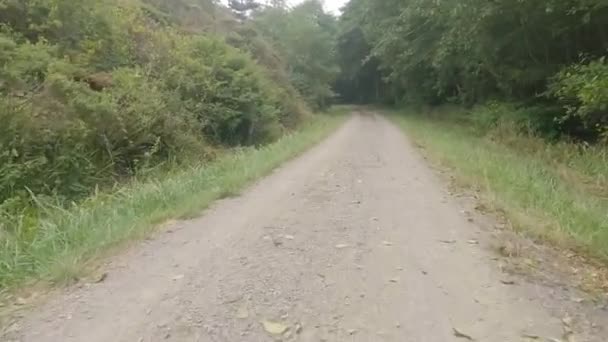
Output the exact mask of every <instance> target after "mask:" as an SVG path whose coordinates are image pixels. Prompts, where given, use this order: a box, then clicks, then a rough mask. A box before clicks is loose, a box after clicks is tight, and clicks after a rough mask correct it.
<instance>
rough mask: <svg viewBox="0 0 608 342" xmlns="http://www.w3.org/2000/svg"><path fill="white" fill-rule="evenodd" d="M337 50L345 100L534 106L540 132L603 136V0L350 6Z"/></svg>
mask: <svg viewBox="0 0 608 342" xmlns="http://www.w3.org/2000/svg"><path fill="white" fill-rule="evenodd" d="M338 42H339V45H338V46H339V52H340V64H341V65H342V70H343V71H344V74H343V75H342V76H341V80H342V81H341V82H339V83H338V89H339V91H340V93H342V94H343V95H344V96H345V97H346V98H347V100H349V101H356V100H357V101H361V100H363V101H369V100H386V101H391V102H401V101H408V102H418V103H427V104H441V103H446V102H452V103H454V102H455V103H460V104H464V105H467V106H471V105H474V104H479V103H484V102H486V101H488V100H495V101H496V100H497V101H503V102H513V103H517V104H518V106H533V107H535V108H537V109H538V108H541V109H540V110H538V111H534V110H532V111H529V112H530V113H531V115H530V117H529V119H530V120H531V121H533V122H535V124H536V125H537V126H539V127H540V126H542V129H543V130H547V131H549V130H550V131H553V130H556V129H557V130H559V131H561V132H563V133H571V134H575V135H578V136H579V137H584V138H587V139H596V138H600V137H601V135H602V134H605V132H606V130H607V129H608V108H607V106H608V101H607V98H608V95H607V90H606V89H608V88H607V87H606V82H608V65H607V64H606V62H605V61H604V56H605V55H606V54H607V53H608V50H607V49H608V3H606V2H605V1H602V0H550V1H521V0H497V1H481V0H464V1H452V0H439V1H427V0H385V1H374V0H352V1H350V3H349V4H348V5H347V6H346V8H345V10H344V14H343V16H342V19H341V21H340V34H339V39H338ZM378 79H381V80H383V81H384V82H383V83H382V84H381V85H378V83H377V82H374V80H378ZM370 94H379V95H374V96H370ZM381 94H384V95H381ZM548 116H550V117H551V119H550V120H547V117H548Z"/></svg>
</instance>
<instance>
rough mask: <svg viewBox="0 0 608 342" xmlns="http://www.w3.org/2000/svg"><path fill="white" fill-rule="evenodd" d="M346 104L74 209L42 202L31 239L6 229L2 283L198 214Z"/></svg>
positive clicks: (312, 136)
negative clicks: (263, 141) (254, 143)
mask: <svg viewBox="0 0 608 342" xmlns="http://www.w3.org/2000/svg"><path fill="white" fill-rule="evenodd" d="M347 111H348V109H347V108H342V107H340V108H336V109H334V110H332V111H331V112H330V113H328V115H317V116H315V117H314V118H313V119H311V121H310V122H309V123H307V124H305V125H303V127H301V129H300V130H298V131H297V132H295V133H293V134H288V135H286V136H284V137H283V138H281V139H280V140H279V141H277V142H275V143H272V144H269V145H266V146H264V147H260V148H257V149H254V148H247V149H242V150H238V151H235V152H234V153H229V154H227V155H225V156H223V157H220V158H218V159H217V160H216V161H214V162H211V163H208V164H206V165H204V166H200V167H192V168H190V169H187V170H179V171H174V172H171V173H169V174H165V175H162V176H159V177H156V178H155V179H148V180H146V181H133V182H131V183H130V184H128V185H126V186H124V187H122V188H121V189H120V190H118V191H116V192H113V193H107V194H99V195H96V196H94V197H91V198H89V199H88V200H86V201H84V202H83V203H81V204H78V205H77V206H75V207H74V208H72V209H70V210H64V209H60V208H48V207H45V208H43V209H42V210H45V211H47V212H46V214H45V217H44V219H42V220H40V224H39V227H38V230H37V231H35V232H32V234H33V235H34V236H33V237H32V238H31V240H28V241H19V239H16V238H14V237H12V236H11V235H8V234H4V236H2V235H0V243H1V245H0V289H4V290H5V291H8V292H10V291H12V290H13V289H16V288H17V287H21V286H24V285H28V284H31V283H33V282H38V283H40V282H43V283H52V284H56V283H66V282H67V283H69V282H72V281H74V280H77V279H79V278H80V277H82V276H83V274H84V273H86V266H87V264H89V263H90V262H91V261H92V260H94V259H95V257H97V256H100V255H103V254H104V251H107V250H108V249H111V248H113V247H117V246H120V245H121V244H123V243H125V242H127V241H130V240H135V239H140V238H142V237H144V236H145V235H146V234H147V233H150V232H152V231H154V230H155V229H157V227H158V226H159V224H161V223H163V222H166V221H167V220H170V219H175V218H183V217H189V216H193V215H196V214H198V213H200V212H201V211H202V210H203V209H205V208H206V207H208V206H209V204H210V203H211V202H213V201H214V200H216V199H219V198H222V197H226V196H230V195H234V194H237V193H238V192H239V191H240V190H241V189H243V187H245V186H246V185H248V184H250V183H251V182H252V181H254V180H256V179H258V178H260V177H263V176H265V175H267V174H268V173H269V172H270V171H272V170H273V169H275V168H276V167H278V166H279V165H281V164H282V163H284V162H285V161H287V160H289V159H291V158H293V157H294V156H296V155H298V154H300V153H302V152H303V151H305V150H307V149H308V148H310V147H311V146H312V145H314V144H315V143H317V142H319V141H320V140H322V139H323V138H325V137H327V136H328V135H329V134H330V133H331V132H332V131H333V130H335V129H336V128H337V127H338V126H339V125H340V124H341V123H342V122H343V121H344V120H345V118H346V115H345V113H346V112H347ZM22 235H24V234H22ZM25 235H27V234H25Z"/></svg>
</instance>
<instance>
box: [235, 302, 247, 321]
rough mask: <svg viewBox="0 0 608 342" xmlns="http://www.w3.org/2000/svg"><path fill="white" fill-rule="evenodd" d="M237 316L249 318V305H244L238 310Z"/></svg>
mask: <svg viewBox="0 0 608 342" xmlns="http://www.w3.org/2000/svg"><path fill="white" fill-rule="evenodd" d="M236 318H238V319H246V318H249V310H247V306H245V305H243V306H241V307H239V308H238V310H236Z"/></svg>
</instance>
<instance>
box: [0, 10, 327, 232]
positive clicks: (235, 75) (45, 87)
mask: <svg viewBox="0 0 608 342" xmlns="http://www.w3.org/2000/svg"><path fill="white" fill-rule="evenodd" d="M249 3H253V2H251V1H249ZM239 4H240V2H239V1H233V2H231V4H230V5H231V7H232V9H234V10H235V11H234V12H232V11H231V9H230V8H227V7H223V6H222V5H220V4H219V3H216V2H215V1H213V0H107V1H97V0H79V1H72V0H0V123H1V124H0V226H1V225H2V223H1V222H2V219H1V217H2V215H4V214H6V213H7V212H14V211H15V210H21V209H20V208H24V206H23V202H24V201H25V202H31V201H32V200H33V199H40V197H41V196H52V197H54V198H55V199H60V200H62V199H76V198H80V197H81V196H83V195H86V194H88V193H90V192H91V191H93V190H94V189H95V188H96V187H97V186H104V185H109V184H113V183H114V182H116V181H117V180H120V179H123V178H125V177H129V176H132V175H133V174H136V173H137V172H138V171H139V170H141V169H142V168H148V167H154V166H156V165H159V164H161V163H164V162H166V161H169V160H178V161H179V160H187V159H192V158H196V159H201V158H202V159H206V158H210V157H212V156H213V154H214V153H215V152H214V151H216V150H217V149H218V148H222V147H230V146H238V145H257V144H263V143H266V142H269V141H271V140H273V139H275V138H277V137H278V136H280V135H281V134H282V133H283V132H284V131H285V130H288V129H291V128H294V127H295V126H296V125H298V124H299V123H300V122H301V121H302V120H303V119H304V118H305V117H306V116H307V115H308V105H307V104H306V102H304V101H303V99H306V100H307V101H308V102H309V103H310V104H313V105H315V106H316V105H318V104H324V103H325V101H326V99H327V97H328V89H329V85H330V84H331V83H332V82H333V78H332V77H333V76H334V74H332V73H329V74H320V76H319V77H315V76H314V75H313V73H315V72H319V71H324V70H323V68H324V67H326V66H325V65H323V64H320V66H319V67H318V68H317V66H316V65H315V69H314V70H305V69H304V68H305V64H306V63H308V62H310V61H311V58H312V56H307V57H306V58H307V59H306V60H299V59H297V57H298V54H299V53H301V52H304V50H305V49H306V47H301V46H297V47H298V48H301V49H300V50H298V51H295V50H294V49H295V48H296V45H293V44H292V45H290V46H285V47H281V48H279V47H278V45H277V44H276V43H277V42H279V41H281V42H286V41H287V40H286V39H285V38H284V37H283V36H277V35H272V34H270V33H269V32H268V34H267V35H266V34H264V32H262V30H258V29H257V24H256V23H255V21H254V18H253V13H251V11H250V9H255V10H256V11H259V15H260V16H262V15H263V14H264V13H266V11H281V15H282V16H285V17H290V18H291V19H290V20H292V19H293V20H295V19H296V18H300V17H302V18H304V17H309V16H310V15H315V16H319V17H320V18H321V17H324V16H325V14H324V13H323V12H322V7H321V6H320V5H319V3H318V2H315V1H310V2H307V3H305V4H303V5H302V6H301V7H298V8H295V9H293V10H289V9H287V8H286V7H284V6H279V5H277V6H278V7H276V6H275V7H272V8H266V7H262V6H260V5H259V4H256V5H255V6H253V7H251V8H250V9H247V8H245V9H243V8H241V9H240V12H239ZM255 16H256V17H257V16H258V14H255ZM324 18H325V17H324ZM327 20H328V21H331V19H330V18H328V19H327ZM302 21H306V22H307V19H305V20H302ZM260 22H262V20H261V19H260ZM260 25H261V26H263V25H262V24H260ZM319 25H321V22H319V23H309V25H308V26H301V27H300V26H298V27H291V26H290V31H289V34H291V35H299V36H300V37H308V36H309V35H310V34H313V36H310V39H311V44H313V43H314V44H317V45H315V49H316V51H317V52H319V51H321V53H325V54H327V55H328V56H331V54H332V53H333V48H332V46H331V44H330V43H329V42H328V39H326V37H325V36H323V39H320V40H317V39H316V37H315V36H314V34H316V35H325V32H324V31H322V30H321V28H320V26H319ZM317 42H320V43H317ZM275 45H277V46H275ZM299 57H302V56H299ZM26 207H27V206H26ZM3 213H4V214H3Z"/></svg>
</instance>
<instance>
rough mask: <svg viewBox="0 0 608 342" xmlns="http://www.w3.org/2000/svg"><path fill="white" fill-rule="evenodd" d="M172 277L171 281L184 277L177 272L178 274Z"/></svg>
mask: <svg viewBox="0 0 608 342" xmlns="http://www.w3.org/2000/svg"><path fill="white" fill-rule="evenodd" d="M172 279H173V281H177V280H180V279H184V275H183V274H178V275H176V276H174V277H173V278H172Z"/></svg>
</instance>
